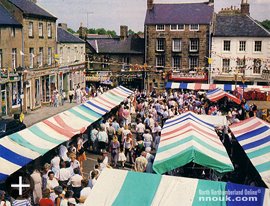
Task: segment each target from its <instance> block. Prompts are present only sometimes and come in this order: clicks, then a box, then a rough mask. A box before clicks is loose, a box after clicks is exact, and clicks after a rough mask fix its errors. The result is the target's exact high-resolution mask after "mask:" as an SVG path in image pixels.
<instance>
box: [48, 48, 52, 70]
mask: <svg viewBox="0 0 270 206" xmlns="http://www.w3.org/2000/svg"><path fill="white" fill-rule="evenodd" d="M48 65H49V66H50V65H52V47H48Z"/></svg>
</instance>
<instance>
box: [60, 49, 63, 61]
mask: <svg viewBox="0 0 270 206" xmlns="http://www.w3.org/2000/svg"><path fill="white" fill-rule="evenodd" d="M62 63H63V47H60V64H62Z"/></svg>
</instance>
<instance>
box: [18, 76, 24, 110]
mask: <svg viewBox="0 0 270 206" xmlns="http://www.w3.org/2000/svg"><path fill="white" fill-rule="evenodd" d="M19 77H20V89H19V98H20V109H21V112H20V113H22V112H23V109H22V73H19Z"/></svg>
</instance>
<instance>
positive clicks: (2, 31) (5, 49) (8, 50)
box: [0, 27, 23, 71]
mask: <svg viewBox="0 0 270 206" xmlns="http://www.w3.org/2000/svg"><path fill="white" fill-rule="evenodd" d="M12 32H15V35H14V36H13V35H12ZM12 49H16V65H15V68H16V67H18V66H19V65H21V66H22V58H23V57H22V55H20V51H22V29H21V28H16V27H0V52H1V53H2V54H1V55H2V58H1V65H0V67H1V69H9V71H12V70H13V69H14V68H13V66H12V65H13V64H12Z"/></svg>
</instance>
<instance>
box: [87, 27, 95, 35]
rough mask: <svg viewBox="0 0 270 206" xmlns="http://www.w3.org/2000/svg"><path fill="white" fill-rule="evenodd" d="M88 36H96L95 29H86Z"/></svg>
mask: <svg viewBox="0 0 270 206" xmlns="http://www.w3.org/2000/svg"><path fill="white" fill-rule="evenodd" d="M87 33H88V34H96V29H95V28H89V29H87Z"/></svg>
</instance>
